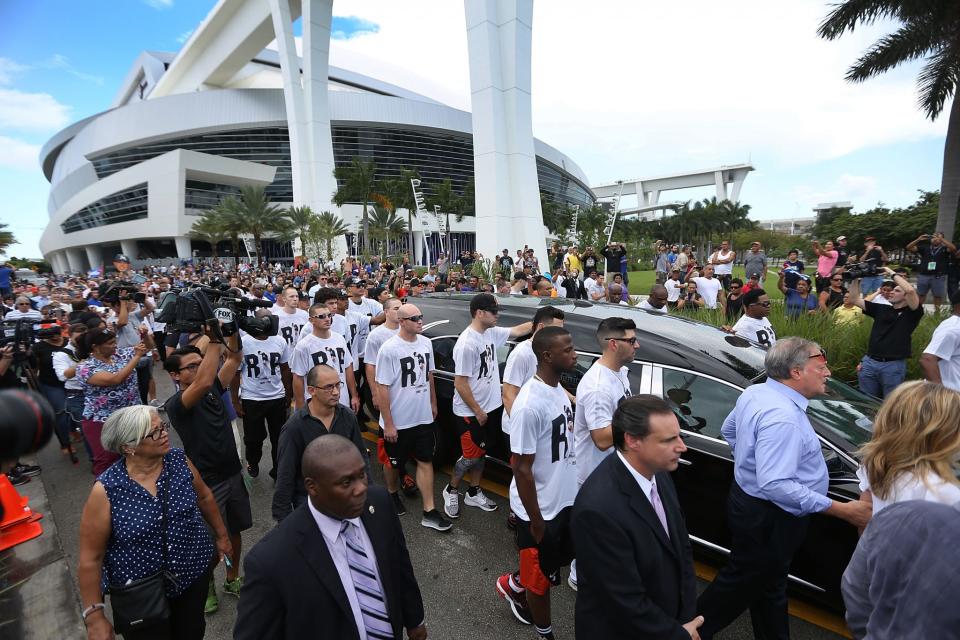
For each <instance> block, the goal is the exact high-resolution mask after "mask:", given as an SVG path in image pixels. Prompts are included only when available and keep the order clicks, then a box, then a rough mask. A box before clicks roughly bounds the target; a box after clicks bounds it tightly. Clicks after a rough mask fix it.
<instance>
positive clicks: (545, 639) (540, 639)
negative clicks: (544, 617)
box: [537, 631, 556, 640]
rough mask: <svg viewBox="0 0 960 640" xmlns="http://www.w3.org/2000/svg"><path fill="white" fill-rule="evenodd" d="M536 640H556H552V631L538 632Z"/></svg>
mask: <svg viewBox="0 0 960 640" xmlns="http://www.w3.org/2000/svg"><path fill="white" fill-rule="evenodd" d="M537 640H556V639H555V638H554V635H553V631H550V632H549V633H540V632H539V631H538V632H537Z"/></svg>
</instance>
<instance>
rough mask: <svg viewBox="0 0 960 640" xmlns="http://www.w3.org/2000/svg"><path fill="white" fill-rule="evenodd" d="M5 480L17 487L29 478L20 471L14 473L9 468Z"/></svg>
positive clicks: (25, 482)
mask: <svg viewBox="0 0 960 640" xmlns="http://www.w3.org/2000/svg"><path fill="white" fill-rule="evenodd" d="M7 480H9V481H10V484H12V485H13V486H15V487H19V486H20V485H22V484H27V483H28V482H30V478H28V477H27V476H25V475H23V474H22V473H14V472H13V470H11V471H10V473H8V474H7Z"/></svg>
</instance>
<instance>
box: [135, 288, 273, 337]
mask: <svg viewBox="0 0 960 640" xmlns="http://www.w3.org/2000/svg"><path fill="white" fill-rule="evenodd" d="M211 299H212V300H213V302H211ZM214 304H216V306H214ZM272 306H273V303H272V302H270V301H268V300H252V299H250V298H245V297H244V296H243V295H242V293H240V292H239V291H238V290H237V289H230V288H229V287H228V285H225V284H222V283H220V282H219V281H217V280H214V281H213V282H212V283H211V286H205V285H191V286H189V287H184V288H182V289H171V290H170V291H165V292H164V293H163V294H161V296H160V301H159V303H158V304H157V310H156V311H155V312H154V315H153V317H154V318H155V319H156V321H157V322H165V323H166V324H167V331H168V332H169V331H180V332H187V333H198V332H200V331H201V330H202V328H203V326H204V325H207V326H209V327H211V328H214V331H217V332H220V333H221V336H220V337H226V336H232V335H233V334H235V333H236V332H237V330H238V329H243V330H244V331H246V332H247V333H249V334H252V335H255V336H275V335H277V332H278V331H279V322H280V319H279V318H278V317H277V316H275V315H270V316H267V317H263V318H256V317H254V316H253V312H255V311H256V310H257V309H268V308H270V307H272Z"/></svg>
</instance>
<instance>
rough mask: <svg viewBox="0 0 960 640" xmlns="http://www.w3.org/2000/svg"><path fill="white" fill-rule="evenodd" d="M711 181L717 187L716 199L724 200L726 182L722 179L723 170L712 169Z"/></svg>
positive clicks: (725, 197) (725, 196)
mask: <svg viewBox="0 0 960 640" xmlns="http://www.w3.org/2000/svg"><path fill="white" fill-rule="evenodd" d="M713 181H714V184H715V185H716V187H717V200H726V199H727V183H726V182H724V181H723V171H714V172H713Z"/></svg>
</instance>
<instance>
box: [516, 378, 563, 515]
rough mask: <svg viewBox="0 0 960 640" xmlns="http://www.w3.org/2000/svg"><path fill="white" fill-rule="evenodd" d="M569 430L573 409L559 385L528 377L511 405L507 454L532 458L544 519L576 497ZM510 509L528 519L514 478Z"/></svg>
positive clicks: (534, 480)
mask: <svg viewBox="0 0 960 640" xmlns="http://www.w3.org/2000/svg"><path fill="white" fill-rule="evenodd" d="M572 431H573V408H572V407H571V406H570V400H569V398H567V393H566V392H565V391H564V390H563V387H562V386H560V385H559V384H558V385H557V386H555V387H551V386H550V385H548V384H544V383H543V382H541V381H540V379H539V378H531V379H530V380H529V381H528V382H527V383H526V384H524V385H523V386H522V387H521V388H520V393H518V394H517V400H516V402H514V403H513V432H512V433H511V434H510V451H511V452H512V453H516V454H522V455H529V454H531V453H532V454H534V456H535V457H534V459H533V482H534V485H536V488H537V504H539V505H540V514H541V515H542V516H543V519H544V520H553V519H554V518H556V517H557V515H558V514H559V513H560V511H561V510H563V509H564V508H566V507H569V506H570V505H572V504H573V501H574V500H575V499H576V497H577V490H578V489H579V487H578V485H577V473H576V467H577V458H576V456H575V455H574V453H573V445H572V443H571V439H572V437H573V433H572ZM510 509H511V510H512V511H513V512H514V513H515V514H517V517H518V518H522V519H524V520H527V521H529V520H530V516H528V515H527V510H526V509H525V508H524V506H523V502H522V501H521V500H520V494H519V493H518V492H517V480H516V478H514V479H513V480H511V481H510Z"/></svg>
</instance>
